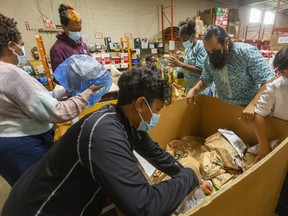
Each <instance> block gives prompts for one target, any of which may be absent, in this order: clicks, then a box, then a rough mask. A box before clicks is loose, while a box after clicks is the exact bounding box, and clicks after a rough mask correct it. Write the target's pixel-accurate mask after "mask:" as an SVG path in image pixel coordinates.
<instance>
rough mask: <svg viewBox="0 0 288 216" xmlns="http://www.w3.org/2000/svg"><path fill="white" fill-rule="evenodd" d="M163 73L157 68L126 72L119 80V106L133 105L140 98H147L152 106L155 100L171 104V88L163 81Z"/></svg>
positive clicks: (142, 67) (137, 68)
mask: <svg viewBox="0 0 288 216" xmlns="http://www.w3.org/2000/svg"><path fill="white" fill-rule="evenodd" d="M160 75H161V73H160V71H159V70H158V69H156V67H153V66H151V67H149V66H139V67H133V68H132V69H131V70H129V71H127V72H124V73H123V74H122V75H121V76H120V78H119V80H118V86H119V92H118V104H119V105H126V104H131V103H132V102H133V101H134V100H137V99H138V98H139V97H145V98H146V100H147V102H148V103H149V104H151V102H152V101H153V100H154V99H159V100H162V101H163V102H166V103H170V102H171V87H170V85H169V83H168V82H167V81H166V80H161V79H160V77H161V76H160Z"/></svg>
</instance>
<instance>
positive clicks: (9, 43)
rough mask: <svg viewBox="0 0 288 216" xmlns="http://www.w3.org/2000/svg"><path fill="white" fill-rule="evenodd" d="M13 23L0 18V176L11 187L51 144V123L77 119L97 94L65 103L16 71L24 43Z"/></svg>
mask: <svg viewBox="0 0 288 216" xmlns="http://www.w3.org/2000/svg"><path fill="white" fill-rule="evenodd" d="M16 24H17V23H16V22H15V21H14V19H10V18H8V17H6V16H4V15H2V14H0V77H1V79H0V92H1V94H0V107H1V109H0V160H1V163H0V175H1V176H2V177H3V178H4V179H5V180H6V181H7V182H8V183H9V184H10V185H11V186H13V184H14V183H15V182H16V181H17V180H18V178H19V177H20V176H21V175H22V173H24V172H25V171H26V170H27V169H28V168H30V166H32V165H33V164H34V163H35V162H36V161H37V160H39V159H40V158H41V157H42V156H43V155H44V154H45V153H46V152H47V151H48V149H49V148H50V147H51V146H52V144H53V131H52V124H51V123H58V122H65V121H68V120H71V119H73V118H75V117H76V116H78V114H79V113H80V112H81V111H82V110H83V109H84V108H85V107H86V106H87V105H88V98H89V97H90V96H92V95H93V92H94V91H96V90H98V89H99V87H98V86H95V85H93V86H90V87H89V88H88V89H86V90H85V91H83V92H82V93H81V94H79V95H77V96H75V97H72V98H70V99H68V100H66V101H63V102H59V101H58V100H57V98H59V99H60V98H61V97H63V96H66V92H65V90H64V89H63V90H54V91H51V92H49V91H48V90H47V89H46V88H45V87H44V86H43V85H42V84H41V83H39V82H38V81H37V80H36V79H35V78H33V77H31V76H30V75H29V74H27V73H26V72H25V71H24V70H22V69H21V68H19V67H18V65H19V64H21V63H23V62H24V61H25V50H24V41H23V39H22V37H21V34H20V32H19V30H18V29H17V27H16Z"/></svg>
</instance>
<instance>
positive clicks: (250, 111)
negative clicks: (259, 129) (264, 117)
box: [240, 105, 255, 124]
mask: <svg viewBox="0 0 288 216" xmlns="http://www.w3.org/2000/svg"><path fill="white" fill-rule="evenodd" d="M254 113H255V106H253V105H248V106H247V107H245V109H244V110H243V111H242V115H241V117H240V119H241V120H242V121H243V122H244V123H246V124H250V123H252V122H253V119H254Z"/></svg>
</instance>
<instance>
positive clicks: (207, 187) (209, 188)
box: [200, 180, 213, 195]
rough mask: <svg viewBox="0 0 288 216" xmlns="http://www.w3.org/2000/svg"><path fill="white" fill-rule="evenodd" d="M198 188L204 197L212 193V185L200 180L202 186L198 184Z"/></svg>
mask: <svg viewBox="0 0 288 216" xmlns="http://www.w3.org/2000/svg"><path fill="white" fill-rule="evenodd" d="M200 187H201V188H202V190H203V192H204V193H205V195H210V194H212V192H213V188H212V185H211V184H210V183H209V182H208V181H205V180H202V184H200Z"/></svg>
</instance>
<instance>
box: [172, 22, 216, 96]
mask: <svg viewBox="0 0 288 216" xmlns="http://www.w3.org/2000/svg"><path fill="white" fill-rule="evenodd" d="M179 26H180V31H179V37H180V39H181V41H182V43H183V47H184V49H185V56H184V62H182V61H180V60H178V59H177V58H176V57H175V56H171V57H170V59H169V62H170V64H172V65H174V66H177V67H181V68H182V69H183V73H184V79H185V82H186V84H187V86H186V91H185V93H186V94H187V93H188V91H189V90H190V89H191V88H192V87H193V86H194V85H195V84H196V83H197V82H198V81H199V79H200V75H201V73H202V68H203V63H204V60H205V58H206V55H207V53H206V51H205V48H204V46H203V43H202V41H201V40H197V38H196V30H195V26H196V22H195V20H194V19H189V18H187V20H186V21H182V22H180V23H179ZM213 91H214V90H213V88H212V87H211V88H207V89H205V90H204V91H202V92H200V93H199V94H207V95H208V94H209V95H213Z"/></svg>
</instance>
